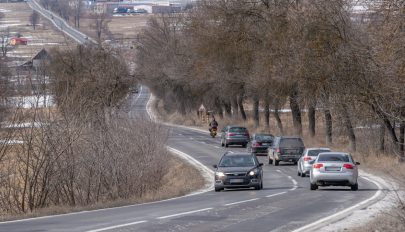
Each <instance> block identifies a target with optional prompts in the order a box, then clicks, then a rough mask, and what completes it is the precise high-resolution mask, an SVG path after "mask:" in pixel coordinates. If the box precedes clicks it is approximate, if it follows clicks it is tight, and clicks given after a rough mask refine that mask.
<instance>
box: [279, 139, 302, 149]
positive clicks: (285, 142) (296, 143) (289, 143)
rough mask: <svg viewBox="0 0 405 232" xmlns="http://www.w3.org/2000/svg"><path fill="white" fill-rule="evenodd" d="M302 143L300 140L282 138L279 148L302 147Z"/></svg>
mask: <svg viewBox="0 0 405 232" xmlns="http://www.w3.org/2000/svg"><path fill="white" fill-rule="evenodd" d="M303 146H304V143H303V142H302V140H301V139H300V138H283V139H281V141H280V147H303Z"/></svg>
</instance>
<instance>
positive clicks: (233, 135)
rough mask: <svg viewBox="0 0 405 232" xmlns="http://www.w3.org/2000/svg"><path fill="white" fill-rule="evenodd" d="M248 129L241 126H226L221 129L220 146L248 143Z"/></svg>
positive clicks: (244, 145) (244, 144)
mask: <svg viewBox="0 0 405 232" xmlns="http://www.w3.org/2000/svg"><path fill="white" fill-rule="evenodd" d="M249 140H250V137H249V131H248V130H247V129H246V128H245V127H241V126H226V127H224V128H222V130H221V146H225V147H228V146H229V145H242V147H246V145H247V144H248V143H249Z"/></svg>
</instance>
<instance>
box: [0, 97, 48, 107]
mask: <svg viewBox="0 0 405 232" xmlns="http://www.w3.org/2000/svg"><path fill="white" fill-rule="evenodd" d="M8 100H9V101H10V102H11V104H12V105H15V106H16V107H22V108H24V109H31V108H44V107H49V106H53V105H54V99H53V96H50V95H41V96H24V97H10V98H9V99H8Z"/></svg>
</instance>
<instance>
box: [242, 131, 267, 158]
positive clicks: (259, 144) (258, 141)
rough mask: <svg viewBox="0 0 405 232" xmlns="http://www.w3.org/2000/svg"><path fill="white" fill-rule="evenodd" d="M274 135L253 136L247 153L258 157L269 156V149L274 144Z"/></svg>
mask: <svg viewBox="0 0 405 232" xmlns="http://www.w3.org/2000/svg"><path fill="white" fill-rule="evenodd" d="M273 140H274V136H273V135H272V134H253V135H252V137H251V139H250V142H249V143H248V146H247V151H248V152H251V153H255V154H256V155H267V148H269V146H271V145H272V144H273Z"/></svg>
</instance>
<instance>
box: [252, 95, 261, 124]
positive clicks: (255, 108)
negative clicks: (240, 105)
mask: <svg viewBox="0 0 405 232" xmlns="http://www.w3.org/2000/svg"><path fill="white" fill-rule="evenodd" d="M253 120H254V121H255V127H256V128H258V127H259V124H260V121H259V120H260V119H259V98H258V97H254V98H253Z"/></svg>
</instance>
